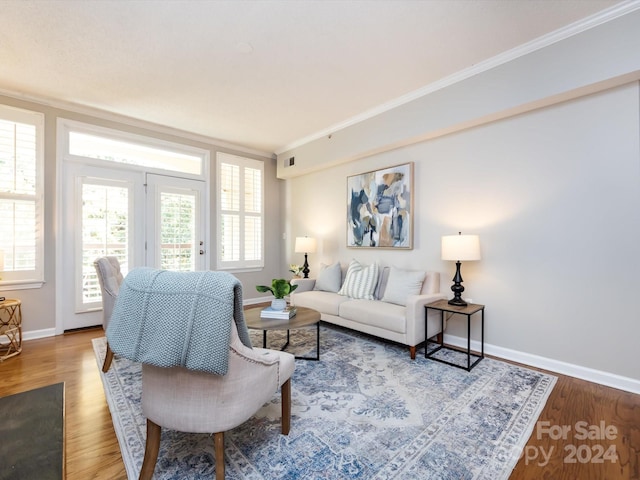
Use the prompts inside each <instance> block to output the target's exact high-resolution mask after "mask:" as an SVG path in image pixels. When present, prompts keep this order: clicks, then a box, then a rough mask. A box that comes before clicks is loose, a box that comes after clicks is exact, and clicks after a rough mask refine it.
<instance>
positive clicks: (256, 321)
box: [244, 307, 320, 360]
mask: <svg viewBox="0 0 640 480" xmlns="http://www.w3.org/2000/svg"><path fill="white" fill-rule="evenodd" d="M296 309H297V312H296V314H295V316H293V317H292V318H289V319H279V318H261V317H260V312H261V311H262V308H249V309H247V310H245V311H244V321H245V323H246V324H247V327H249V328H251V329H253V330H262V331H263V334H262V347H263V348H267V331H268V330H286V331H287V343H285V344H284V346H283V347H282V348H281V349H280V350H284V349H285V348H287V347H288V346H289V339H290V332H289V331H290V330H296V329H298V328H302V327H309V326H311V325H315V326H316V356H315V357H296V358H299V359H302V360H320V312H318V311H317V310H313V309H311V308H306V307H296Z"/></svg>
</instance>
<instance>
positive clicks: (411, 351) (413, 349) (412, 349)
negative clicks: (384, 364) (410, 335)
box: [409, 345, 416, 360]
mask: <svg viewBox="0 0 640 480" xmlns="http://www.w3.org/2000/svg"><path fill="white" fill-rule="evenodd" d="M409 354H410V355H411V360H415V359H416V346H415V345H410V346H409Z"/></svg>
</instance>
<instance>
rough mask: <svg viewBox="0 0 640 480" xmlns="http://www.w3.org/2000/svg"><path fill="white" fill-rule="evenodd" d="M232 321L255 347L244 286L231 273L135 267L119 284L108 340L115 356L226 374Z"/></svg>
mask: <svg viewBox="0 0 640 480" xmlns="http://www.w3.org/2000/svg"><path fill="white" fill-rule="evenodd" d="M233 319H235V322H236V326H237V329H238V336H239V337H240V340H241V341H242V343H244V344H245V345H246V346H248V347H249V348H251V341H250V339H249V332H248V330H247V326H246V324H245V322H244V313H243V310H242V284H241V283H240V281H239V280H238V279H237V278H236V277H234V276H233V275H231V274H229V273H226V272H209V271H208V272H170V271H166V270H156V269H151V268H136V269H134V270H132V271H131V272H129V274H128V275H127V276H126V277H125V279H124V281H123V283H122V286H121V287H120V292H119V293H118V298H117V300H116V303H115V306H114V308H113V313H112V315H111V319H110V321H109V325H108V327H107V341H108V342H109V347H110V348H111V350H113V352H114V353H115V354H116V355H120V356H122V357H125V358H128V359H130V360H133V361H135V362H140V363H148V364H151V365H156V366H158V367H177V366H180V367H185V368H188V369H191V370H199V371H204V372H209V373H214V374H218V375H224V374H226V373H227V370H228V367H229V342H230V338H231V321H232V320H233Z"/></svg>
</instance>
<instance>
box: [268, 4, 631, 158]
mask: <svg viewBox="0 0 640 480" xmlns="http://www.w3.org/2000/svg"><path fill="white" fill-rule="evenodd" d="M639 9H640V0H630V1H626V2H621V3H619V4H617V5H614V6H613V7H611V8H608V9H606V10H603V11H601V12H599V13H597V14H595V15H592V16H590V17H587V18H584V19H582V20H580V21H578V22H575V23H572V24H570V25H567V26H565V27H563V28H560V29H558V30H556V31H554V32H551V33H548V34H546V35H543V36H542V37H539V38H536V39H535V40H532V41H530V42H528V43H525V44H523V45H519V46H518V47H516V48H513V49H511V50H508V51H506V52H503V53H501V54H499V55H496V56H494V57H492V58H489V59H487V60H484V61H482V62H479V63H477V64H475V65H473V66H471V67H469V68H466V69H464V70H461V71H459V72H456V73H454V74H452V75H449V76H448V77H445V78H442V79H440V80H438V81H436V82H434V83H431V84H429V85H425V86H424V87H422V88H419V89H417V90H414V91H413V92H409V93H407V94H406V95H403V96H401V97H398V98H396V99H394V100H391V101H390V102H387V103H384V104H382V105H379V106H377V107H374V108H372V109H370V110H367V111H365V112H362V113H361V114H359V115H356V116H354V117H351V118H349V119H347V120H345V121H343V122H340V123H337V124H335V125H331V126H330V127H328V128H326V129H324V130H321V131H319V132H316V133H312V134H311V135H308V136H306V137H304V138H301V139H299V140H296V141H294V142H291V143H290V144H288V145H284V146H282V147H281V148H279V149H277V150H276V152H275V153H276V155H281V154H283V153H285V152H288V151H289V150H293V149H294V148H298V147H300V146H302V145H305V144H307V143H310V142H312V141H314V140H318V139H319V138H322V137H326V136H328V135H331V134H334V133H336V132H337V131H340V130H342V129H344V128H347V127H350V126H352V125H355V124H357V123H360V122H363V121H365V120H368V119H370V118H373V117H375V116H377V115H380V114H381V113H385V112H387V111H389V110H392V109H394V108H397V107H399V106H402V105H405V104H407V103H410V102H412V101H414V100H416V99H418V98H421V97H424V96H426V95H429V94H431V93H433V92H435V91H438V90H442V89H443V88H446V87H449V86H451V85H453V84H456V83H458V82H461V81H463V80H466V79H468V78H470V77H473V76H475V75H478V74H480V73H483V72H486V71H488V70H491V69H492V68H495V67H498V66H500V65H503V64H505V63H508V62H511V61H513V60H515V59H517V58H520V57H523V56H525V55H528V54H530V53H532V52H535V51H536V50H540V49H542V48H545V47H548V46H549V45H553V44H554V43H557V42H560V41H562V40H565V39H567V38H569V37H572V36H574V35H577V34H579V33H581V32H584V31H586V30H589V29H591V28H594V27H597V26H598V25H601V24H603V23H606V22H609V21H611V20H615V19H616V18H618V17H621V16H623V15H626V14H628V13H631V12H633V11H635V10H639Z"/></svg>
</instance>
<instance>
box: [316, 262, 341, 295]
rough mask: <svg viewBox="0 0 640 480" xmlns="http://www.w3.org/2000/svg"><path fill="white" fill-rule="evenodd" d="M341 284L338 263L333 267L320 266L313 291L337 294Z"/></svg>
mask: <svg viewBox="0 0 640 480" xmlns="http://www.w3.org/2000/svg"><path fill="white" fill-rule="evenodd" d="M341 284H342V271H341V270H340V262H336V263H334V264H333V265H324V264H322V266H321V269H320V273H318V278H317V279H316V284H315V286H314V287H313V289H314V290H322V291H323V292H334V293H337V292H338V290H340V285H341Z"/></svg>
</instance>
